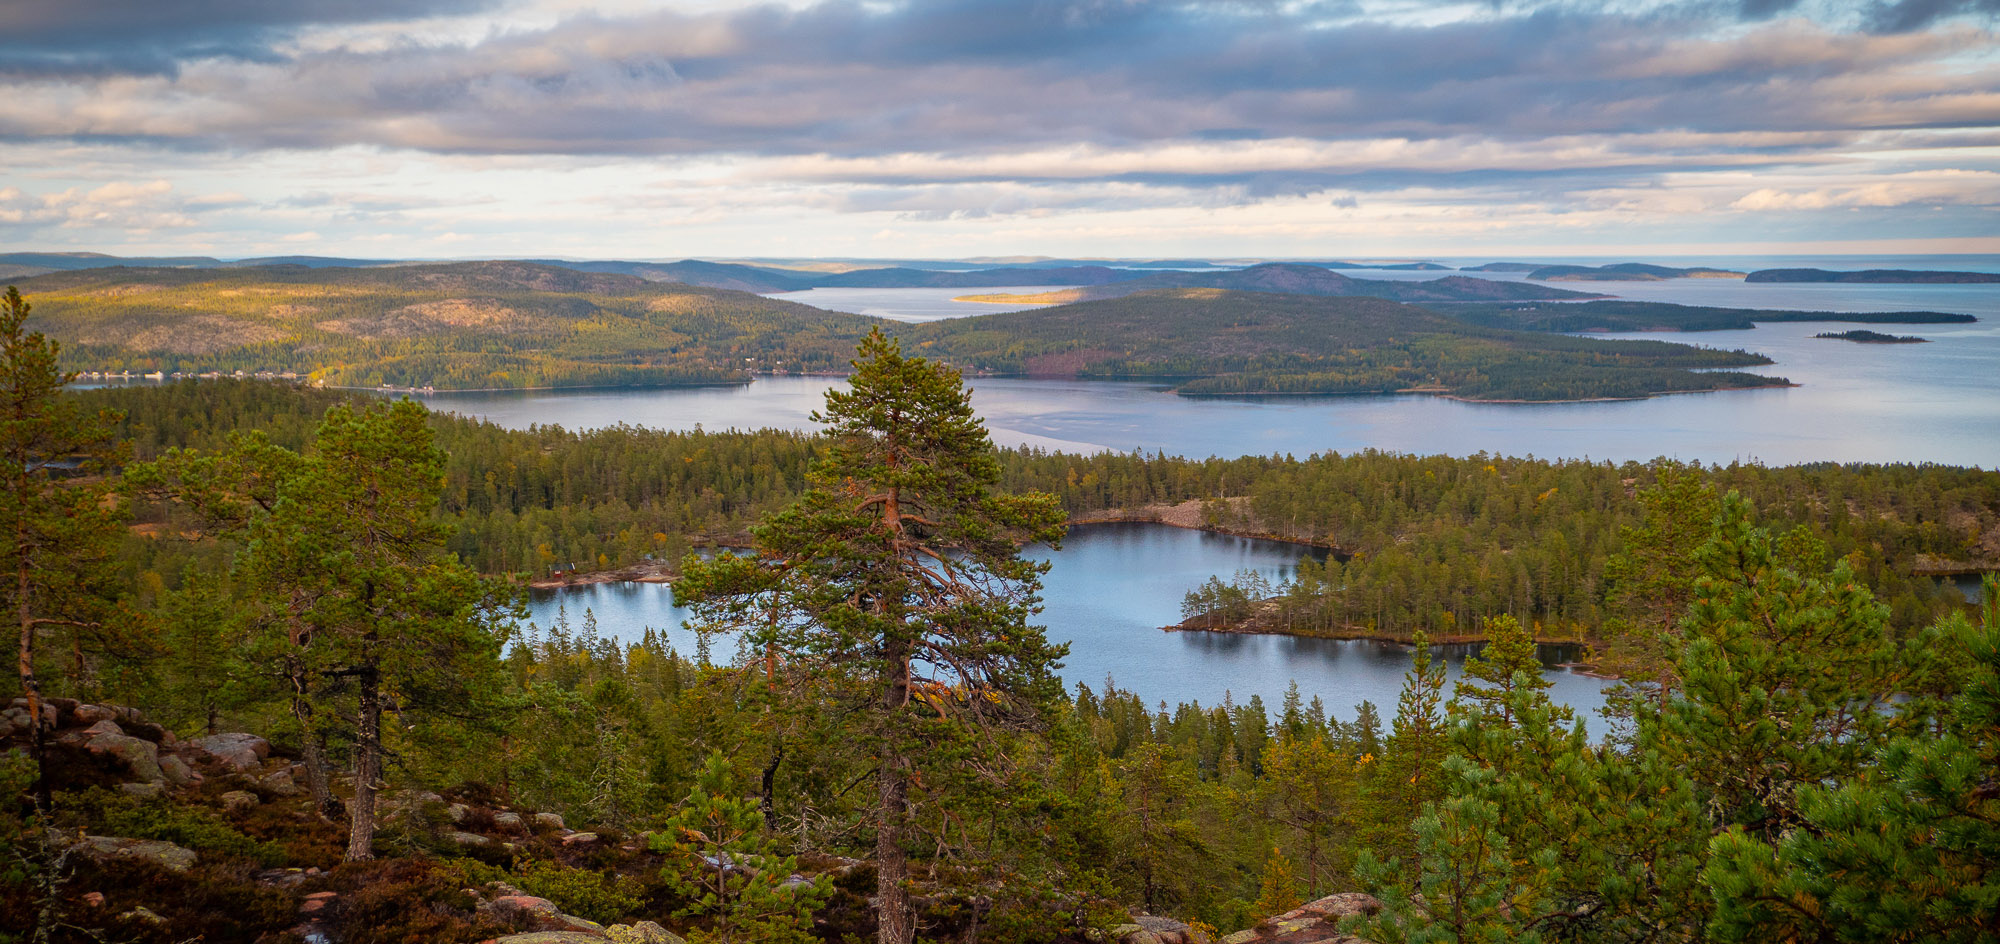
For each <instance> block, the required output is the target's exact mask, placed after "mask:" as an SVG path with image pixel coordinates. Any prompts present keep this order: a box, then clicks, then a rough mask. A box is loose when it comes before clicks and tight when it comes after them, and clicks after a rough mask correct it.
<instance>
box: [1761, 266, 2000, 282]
mask: <svg viewBox="0 0 2000 944" xmlns="http://www.w3.org/2000/svg"><path fill="white" fill-rule="evenodd" d="M1744 281H1746V282H1871V283H1878V284H1895V285H1932V284H1947V283H1950V284H1958V283H1979V282H2000V275H1996V274H1994V273H1992V272H1933V271H1926V270H1922V269H1862V270H1860V271H1858V272H1834V271H1830V270H1827V269H1759V270H1757V271H1755V272H1752V273H1750V274H1749V275H1748V276H1746V277H1745V278H1744Z"/></svg>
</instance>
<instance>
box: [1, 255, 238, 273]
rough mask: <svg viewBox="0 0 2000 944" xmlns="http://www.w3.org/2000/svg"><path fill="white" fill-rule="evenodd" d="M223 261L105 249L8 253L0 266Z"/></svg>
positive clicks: (89, 266)
mask: <svg viewBox="0 0 2000 944" xmlns="http://www.w3.org/2000/svg"><path fill="white" fill-rule="evenodd" d="M221 264H222V260H220V259H216V258H212V257H209V256H107V255H105V254H104V253H101V252H6V253H0V265H15V266H28V267H31V268H36V269H47V270H49V271H51V272H65V271H68V270H71V269H102V268H107V267H110V266H166V267H173V268H180V267H183V266H219V265H221Z"/></svg>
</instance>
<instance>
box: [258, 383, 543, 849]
mask: <svg viewBox="0 0 2000 944" xmlns="http://www.w3.org/2000/svg"><path fill="white" fill-rule="evenodd" d="M443 465H444V456H443V453H442V452H440V451H439V450H438V449H437V447H436V445H434V443H433V441H432V435H431V431H430V427H429V426H428V425H427V423H426V420H425V411H424V408H423V407H422V406H420V405H418V404H416V403H414V402H412V401H409V400H402V401H398V402H397V403H395V404H392V405H388V406H384V407H377V408H371V409H352V408H349V407H346V406H336V407H334V408H333V409H331V410H328V411H327V415H326V419H325V421H324V422H322V423H321V425H320V428H319V431H318V434H317V435H316V437H315V439H314V444H313V450H312V453H311V454H310V455H309V456H308V458H307V461H306V462H305V463H304V465H303V466H302V467H301V468H300V469H299V470H298V471H297V473H296V474H294V475H292V476H291V477H290V478H288V479H287V480H286V481H285V482H284V483H283V484H282V485H281V486H280V488H279V489H278V499H277V501H276V503H275V504H274V505H273V506H272V509H271V512H270V513H269V514H268V515H264V516H262V517H260V518H258V519H257V520H256V521H255V522H254V523H253V524H252V526H251V529H250V534H251V543H250V547H249V550H248V553H247V554H246V560H245V568H246V571H247V574H248V579H249V580H250V582H251V585H252V586H254V587H256V588H258V589H259V590H260V591H261V592H262V593H263V594H264V595H265V597H266V599H267V601H268V606H269V607H270V609H272V610H274V611H276V612H280V613H283V614H284V617H285V618H284V619H283V620H281V621H279V622H278V623H277V624H276V625H275V627H274V628H276V629H278V631H279V632H282V633H283V634H284V636H285V638H284V639H283V640H276V641H274V642H276V644H277V646H278V647H279V648H282V649H284V650H285V651H286V652H287V653H288V657H289V658H292V659H294V660H296V665H297V666H298V669H299V671H298V672H297V673H296V674H295V677H297V678H300V679H303V680H305V681H306V683H307V684H306V685H305V687H304V688H303V689H302V692H301V694H302V695H303V697H304V698H305V699H307V700H308V701H318V702H321V703H322V705H323V706H324V707H328V708H331V707H334V706H335V705H339V706H340V710H339V712H338V714H344V715H347V716H348V717H351V718H352V719H353V727H352V729H351V736H352V745H353V747H352V750H353V757H354V765H353V767H354V781H355V787H354V802H353V803H352V804H351V805H350V807H349V809H348V813H349V830H348V846H347V858H348V859H349V860H362V859H369V858H373V857H374V835H375V799H376V795H377V792H378V791H379V790H380V789H381V788H382V786H383V785H384V783H383V776H384V771H383V767H382V761H383V758H384V756H385V746H384V743H383V726H382V715H383V713H384V711H388V710H393V711H395V712H397V713H398V714H399V715H400V716H403V717H404V718H405V724H406V725H407V724H408V722H409V719H410V718H413V717H422V716H424V715H425V714H426V713H431V712H437V713H445V714H450V715H453V716H455V717H456V718H458V719H477V718H480V717H482V716H484V717H493V712H494V710H495V709H496V708H497V707H498V706H499V704H500V699H501V686H500V681H499V654H500V647H501V645H502V643H503V642H504V640H505V638H506V634H507V632H508V631H509V630H508V627H507V625H506V624H505V620H507V619H508V618H509V617H511V616H513V615H515V613H516V612H517V610H516V604H515V602H514V599H513V592H512V591H511V590H509V589H506V588H504V587H503V586H502V585H500V584H498V583H496V582H493V581H488V580H485V579H483V578H481V577H479V576H478V575H477V574H474V573H473V572H472V571H471V569H469V568H467V567H466V566H465V565H464V564H463V563H461V562H460V561H459V560H458V559H457V558H456V557H454V556H452V555H451V554H450V553H449V552H448V551H447V550H446V549H445V539H446V537H447V533H448V530H447V528H446V526H445V525H443V524H442V523H440V522H439V521H438V520H437V518H436V516H435V511H436V508H437V503H438V495H439V490H440V487H441V486H442V482H443V474H442V472H443ZM350 712H351V713H350ZM333 714H335V712H331V711H321V712H318V713H317V715H316V717H322V718H324V717H327V716H330V715H333ZM313 733H315V732H314V731H312V730H310V729H309V730H308V732H307V734H308V736H309V737H310V736H311V735H312V734H313Z"/></svg>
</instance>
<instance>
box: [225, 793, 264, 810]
mask: <svg viewBox="0 0 2000 944" xmlns="http://www.w3.org/2000/svg"><path fill="white" fill-rule="evenodd" d="M258 802H259V801H258V799H257V794H254V793H251V792H250V791H248V790H231V791H229V792H228V793H225V794H223V795H222V808H223V809H225V810H228V811H229V812H231V813H240V812H242V811H244V810H248V809H254V808H255V807H256V806H257V803H258Z"/></svg>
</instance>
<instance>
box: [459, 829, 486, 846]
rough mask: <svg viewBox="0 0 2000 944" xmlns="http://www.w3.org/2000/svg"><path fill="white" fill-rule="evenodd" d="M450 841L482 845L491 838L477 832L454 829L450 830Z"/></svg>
mask: <svg viewBox="0 0 2000 944" xmlns="http://www.w3.org/2000/svg"><path fill="white" fill-rule="evenodd" d="M451 841H452V842H455V843H458V844H459V845H461V846H483V845H486V844H487V843H490V842H492V841H493V840H491V839H488V838H486V837H485V836H481V835H480V834H478V833H468V832H465V831H463V830H457V829H454V830H452V831H451Z"/></svg>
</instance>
